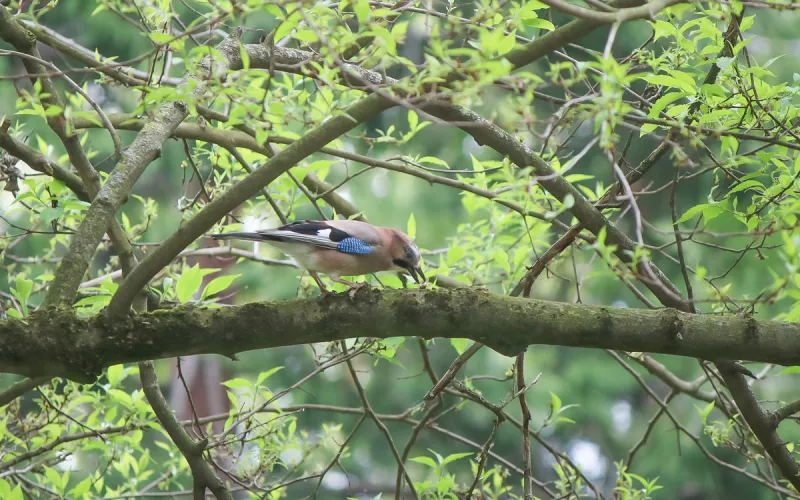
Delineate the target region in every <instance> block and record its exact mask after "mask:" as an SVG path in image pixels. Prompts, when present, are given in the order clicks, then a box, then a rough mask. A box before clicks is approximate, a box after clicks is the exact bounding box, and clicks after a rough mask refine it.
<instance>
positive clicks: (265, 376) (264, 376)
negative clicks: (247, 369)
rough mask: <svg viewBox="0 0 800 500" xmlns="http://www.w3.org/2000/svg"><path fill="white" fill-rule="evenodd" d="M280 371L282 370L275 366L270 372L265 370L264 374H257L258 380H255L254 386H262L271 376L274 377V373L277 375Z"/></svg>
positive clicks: (280, 367)
mask: <svg viewBox="0 0 800 500" xmlns="http://www.w3.org/2000/svg"><path fill="white" fill-rule="evenodd" d="M281 370H283V367H282V366H276V367H275V368H272V369H271V370H267V371H265V372H261V373H259V374H258V379H257V380H256V385H261V384H263V383H264V382H265V381H266V380H267V379H268V378H270V377H271V376H273V375H275V374H276V373H278V372H279V371H281Z"/></svg>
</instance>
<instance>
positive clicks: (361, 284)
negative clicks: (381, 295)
mask: <svg viewBox="0 0 800 500" xmlns="http://www.w3.org/2000/svg"><path fill="white" fill-rule="evenodd" d="M348 286H349V287H350V291H349V292H347V295H349V296H350V300H355V297H356V294H357V293H358V291H359V290H361V289H362V288H366V287H369V283H367V282H366V281H361V282H359V283H351V284H349V285H348Z"/></svg>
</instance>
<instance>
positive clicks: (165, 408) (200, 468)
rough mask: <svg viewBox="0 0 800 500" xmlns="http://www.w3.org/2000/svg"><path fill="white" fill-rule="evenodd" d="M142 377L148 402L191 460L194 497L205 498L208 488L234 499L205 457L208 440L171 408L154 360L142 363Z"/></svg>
mask: <svg viewBox="0 0 800 500" xmlns="http://www.w3.org/2000/svg"><path fill="white" fill-rule="evenodd" d="M139 377H140V378H141V380H142V389H143V390H144V395H145V397H146V398H147V402H148V403H150V406H152V407H153V412H155V414H156V418H158V421H159V422H160V423H161V425H162V427H164V430H165V431H166V432H167V434H168V435H169V437H170V439H172V442H174V443H175V446H177V447H178V449H179V450H180V452H181V454H183V457H184V458H185V459H186V461H187V462H188V463H189V468H190V469H191V470H192V477H193V478H194V483H195V491H194V493H195V498H205V490H206V488H208V489H209V490H211V492H212V493H213V494H214V496H215V497H216V498H218V499H224V500H233V496H232V495H231V493H230V491H228V489H227V488H226V487H225V484H224V483H223V482H222V480H221V479H220V478H219V476H217V474H216V473H215V472H214V469H212V468H211V466H210V465H209V464H208V462H206V461H205V460H204V459H203V451H204V450H205V447H206V445H207V444H208V440H207V439H203V440H202V441H195V440H193V439H192V438H191V436H189V433H188V432H186V429H185V428H184V427H183V425H182V424H181V423H180V421H179V420H178V419H177V418H175V415H174V414H173V413H172V410H170V409H169V404H168V403H167V400H166V399H164V394H162V392H161V388H160V387H159V386H158V378H157V377H156V370H155V367H154V366H153V362H152V361H143V362H141V363H139ZM198 493H199V496H198Z"/></svg>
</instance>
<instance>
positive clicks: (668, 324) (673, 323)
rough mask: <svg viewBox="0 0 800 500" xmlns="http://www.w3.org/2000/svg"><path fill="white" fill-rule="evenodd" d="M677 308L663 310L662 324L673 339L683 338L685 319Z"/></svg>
mask: <svg viewBox="0 0 800 500" xmlns="http://www.w3.org/2000/svg"><path fill="white" fill-rule="evenodd" d="M680 314H681V313H680V312H679V311H677V310H676V309H664V311H663V312H662V317H663V320H662V325H664V332H665V333H666V334H667V335H669V336H670V337H671V338H672V339H673V340H683V329H684V326H683V319H681V315H680Z"/></svg>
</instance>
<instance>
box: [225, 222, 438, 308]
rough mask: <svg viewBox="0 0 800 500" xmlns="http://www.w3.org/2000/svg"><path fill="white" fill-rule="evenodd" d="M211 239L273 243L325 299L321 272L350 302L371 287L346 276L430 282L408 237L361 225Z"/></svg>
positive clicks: (293, 227)
mask: <svg viewBox="0 0 800 500" xmlns="http://www.w3.org/2000/svg"><path fill="white" fill-rule="evenodd" d="M211 237H212V238H213V239H215V240H250V241H264V242H266V243H269V244H270V245H272V246H274V247H276V248H278V249H279V250H281V251H282V252H283V253H285V254H286V255H288V256H290V257H292V258H293V259H294V260H295V261H296V262H297V264H298V265H299V266H300V267H302V268H303V269H305V270H306V271H308V273H309V274H310V275H311V277H312V278H313V279H314V281H315V282H316V283H317V286H319V288H320V290H321V291H322V295H323V296H325V295H328V294H330V293H331V292H330V291H329V290H328V289H327V288H326V287H325V285H324V284H323V283H322V280H320V278H319V275H318V274H317V273H324V274H327V275H328V277H330V279H331V280H333V281H334V282H336V283H342V284H344V285H347V286H348V288H350V292H349V295H350V298H351V299H352V298H353V297H354V296H355V294H356V293H357V292H358V290H359V289H360V288H362V287H364V286H366V285H367V283H352V282H350V281H345V280H343V279H342V278H341V277H342V276H362V275H365V274H372V273H377V272H381V271H397V272H404V273H407V274H410V275H411V277H412V278H414V281H415V282H416V283H417V284H424V283H425V282H426V281H427V279H426V278H425V274H424V273H423V272H422V268H421V267H420V260H421V259H420V252H419V248H418V247H417V245H416V244H414V242H413V241H411V238H409V237H408V235H407V234H405V233H403V232H402V231H398V230H397V229H392V228H389V227H379V226H373V225H372V224H368V223H366V222H361V221H357V220H329V221H320V220H298V221H295V222H291V223H289V224H286V225H284V226H281V227H278V228H274V229H262V230H258V231H255V232H231V233H218V234H212V235H211ZM420 280H421V281H420Z"/></svg>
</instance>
